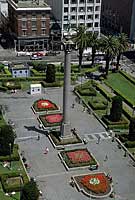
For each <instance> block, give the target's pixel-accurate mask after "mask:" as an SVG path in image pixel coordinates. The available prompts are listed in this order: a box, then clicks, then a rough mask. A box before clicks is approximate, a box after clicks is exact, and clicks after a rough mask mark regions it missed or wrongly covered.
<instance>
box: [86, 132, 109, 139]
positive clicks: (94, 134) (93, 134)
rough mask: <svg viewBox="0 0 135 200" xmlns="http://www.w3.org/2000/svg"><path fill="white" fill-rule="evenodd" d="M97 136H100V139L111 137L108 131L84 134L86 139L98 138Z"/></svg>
mask: <svg viewBox="0 0 135 200" xmlns="http://www.w3.org/2000/svg"><path fill="white" fill-rule="evenodd" d="M99 137H100V138H101V140H106V139H110V138H111V136H110V135H109V133H108V132H99V133H89V134H86V135H85V138H86V139H87V141H92V140H98V138H99Z"/></svg>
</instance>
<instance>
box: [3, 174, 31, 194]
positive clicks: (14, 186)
mask: <svg viewBox="0 0 135 200" xmlns="http://www.w3.org/2000/svg"><path fill="white" fill-rule="evenodd" d="M21 174H22V176H21V178H22V181H23V183H22V184H26V183H28V182H29V179H28V177H27V174H26V173H25V172H24V171H21ZM14 177H20V172H12V171H11V172H9V173H5V174H2V175H0V179H1V184H2V187H3V190H4V192H8V193H9V192H13V191H15V192H18V191H20V190H21V188H22V184H20V181H19V183H18V182H17V183H15V184H8V181H7V180H8V178H14Z"/></svg>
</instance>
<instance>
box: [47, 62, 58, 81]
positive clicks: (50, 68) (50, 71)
mask: <svg viewBox="0 0 135 200" xmlns="http://www.w3.org/2000/svg"><path fill="white" fill-rule="evenodd" d="M55 73H56V69H55V65H53V64H48V65H47V70H46V82H47V83H53V82H55Z"/></svg>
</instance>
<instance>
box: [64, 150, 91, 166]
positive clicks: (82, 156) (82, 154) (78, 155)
mask: <svg viewBox="0 0 135 200" xmlns="http://www.w3.org/2000/svg"><path fill="white" fill-rule="evenodd" d="M67 156H68V157H69V159H70V160H71V161H72V163H81V162H89V161H90V160H91V156H90V155H89V153H88V152H87V151H86V150H77V151H71V152H67Z"/></svg>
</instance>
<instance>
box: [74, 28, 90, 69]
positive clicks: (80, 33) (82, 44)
mask: <svg viewBox="0 0 135 200" xmlns="http://www.w3.org/2000/svg"><path fill="white" fill-rule="evenodd" d="M73 41H74V43H75V44H76V45H77V48H78V50H79V71H81V67H82V59H83V52H84V49H87V47H88V41H89V39H88V33H87V28H86V27H85V26H79V27H78V28H77V29H76V35H75V36H73Z"/></svg>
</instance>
